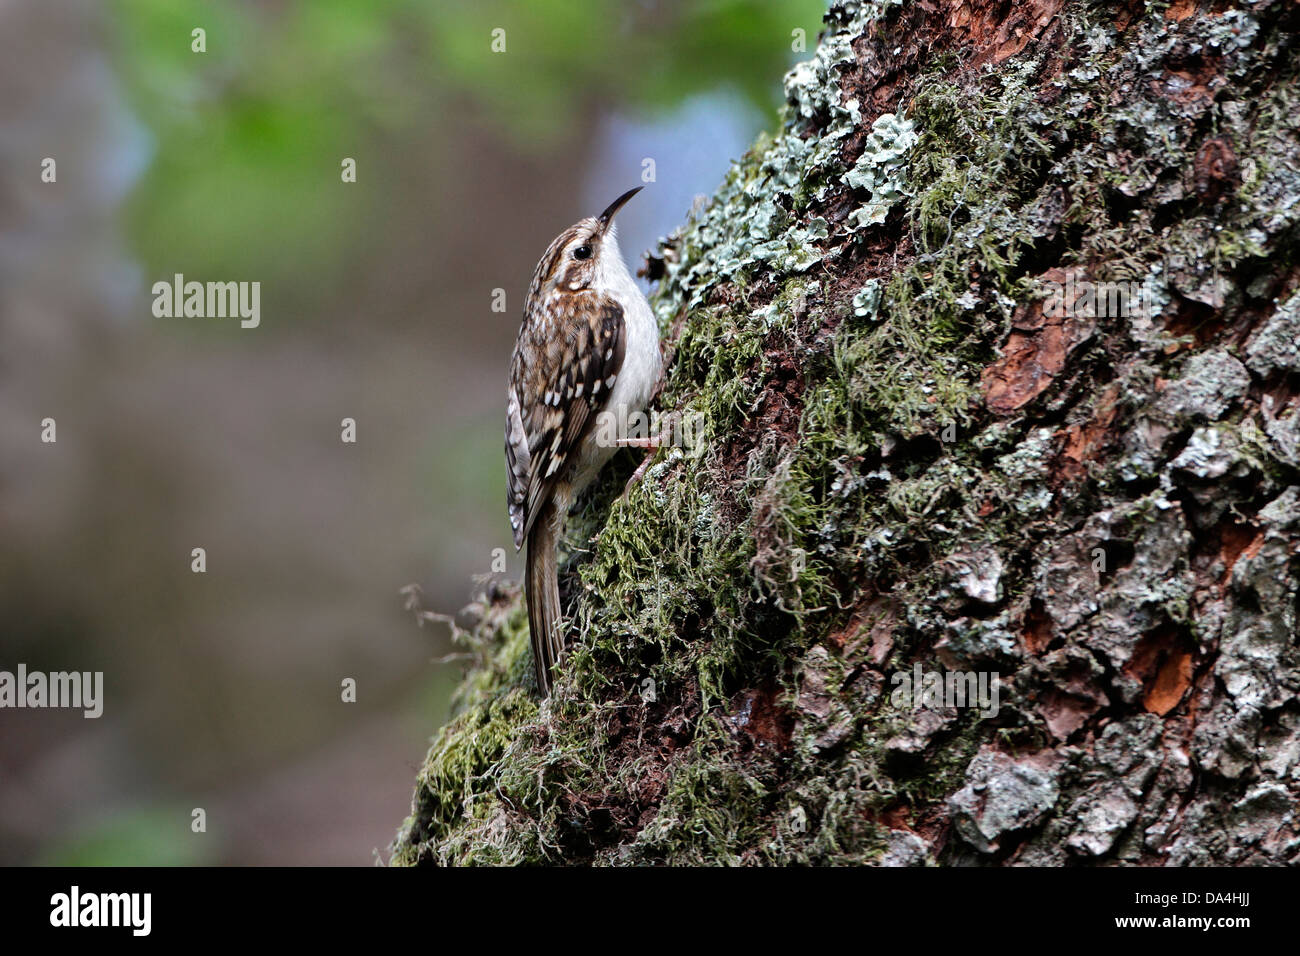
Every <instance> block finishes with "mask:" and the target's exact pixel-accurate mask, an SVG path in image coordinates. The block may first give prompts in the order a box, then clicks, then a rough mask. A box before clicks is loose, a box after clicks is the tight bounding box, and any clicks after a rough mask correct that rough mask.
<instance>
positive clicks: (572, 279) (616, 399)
mask: <svg viewBox="0 0 1300 956" xmlns="http://www.w3.org/2000/svg"><path fill="white" fill-rule="evenodd" d="M641 189H642V187H640V186H638V187H636V188H635V189H629V190H628V191H627V192H625V193H623V195H621V196H619V197H618V198H617V199H615V200H614V201H613V202H612V203H610V204H609V206H608V207H607V208H606V209H605V211H604V212H602V213H601V214H600V215H599V216H591V217H587V218H585V219H580V220H579V221H578V222H576V223H574V224H573V225H572V226H569V228H567V229H565V230H564V231H563V232H561V233H560V234H559V235H558V236H556V237H555V239H554V240H553V241H552V242H551V244H550V246H548V247H547V249H546V252H545V254H543V255H542V258H541V259H540V260H539V261H538V263H537V268H536V269H535V270H534V271H533V277H532V281H531V283H530V284H529V287H528V296H527V300H526V301H525V303H524V314H523V321H522V322H521V324H520V327H519V335H518V337H517V338H516V340H515V349H514V354H513V356H512V358H511V361H510V376H509V382H508V387H507V390H506V428H505V451H506V483H507V494H506V497H507V506H508V511H509V515H510V527H511V530H512V532H513V534H514V543H515V550H516V551H518V550H520V549H521V548H525V547H526V549H527V551H526V553H525V558H524V568H525V570H524V595H525V603H526V604H527V607H528V629H529V634H530V639H531V642H532V648H533V662H534V666H535V670H536V675H537V687H538V690H539V691H540V693H541V696H542V697H543V698H546V697H549V696H550V693H551V685H552V679H553V675H554V667H555V663H556V661H557V660H558V658H559V656H560V653H561V652H562V651H563V649H564V645H565V643H566V640H565V638H566V635H565V634H564V633H563V625H562V623H561V621H560V591H559V580H558V559H557V555H556V550H557V547H558V545H559V541H560V538H561V535H562V534H563V531H564V526H565V523H566V521H567V520H568V514H569V508H570V506H571V505H572V504H573V501H574V499H575V498H576V497H577V495H578V494H579V493H580V492H581V491H582V490H583V489H584V488H585V487H587V486H588V485H589V484H590V483H591V482H592V481H593V480H594V479H595V478H596V476H597V475H598V474H599V472H600V470H601V468H603V467H604V466H605V464H606V463H607V462H608V461H609V459H610V458H611V457H612V456H613V455H614V453H615V452H616V451H617V450H618V448H619V447H621V446H623V445H628V444H640V445H642V446H646V442H645V441H644V440H642V441H635V440H628V438H627V436H628V434H629V431H631V430H635V428H636V425H635V424H634V423H635V422H636V421H638V420H644V419H643V413H644V412H645V410H646V409H647V408H648V407H649V404H650V401H651V398H652V397H653V393H654V390H655V387H656V385H657V384H658V380H659V375H660V372H661V370H662V355H661V353H660V347H659V326H658V324H657V322H656V321H655V317H654V312H653V311H652V310H651V308H650V303H649V302H648V301H647V300H646V297H645V295H644V293H642V291H641V290H640V288H638V286H637V284H636V282H635V280H634V279H633V278H632V275H631V273H630V272H629V271H628V268H627V265H626V263H624V261H623V253H622V252H621V251H620V249H619V246H618V230H617V228H616V227H615V225H614V216H615V214H616V213H617V212H618V211H619V210H620V209H621V208H622V207H623V206H624V205H625V204H626V203H627V201H628V200H629V199H631V198H632V197H633V196H635V195H636V194H637V193H638V192H640V191H641Z"/></svg>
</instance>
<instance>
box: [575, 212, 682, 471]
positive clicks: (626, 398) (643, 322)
mask: <svg viewBox="0 0 1300 956" xmlns="http://www.w3.org/2000/svg"><path fill="white" fill-rule="evenodd" d="M592 288H593V289H594V290H596V291H597V292H600V293H603V294H605V295H608V296H609V297H610V298H612V299H614V300H615V301H616V302H618V303H619V304H620V305H622V306H623V322H624V323H625V333H624V335H625V338H624V346H623V367H622V368H621V369H619V372H618V376H617V378H615V379H614V388H613V391H612V392H611V393H610V396H609V399H608V400H607V403H606V405H605V411H606V412H608V413H612V414H614V415H615V416H616V418H617V422H618V435H619V437H626V436H627V435H628V434H629V426H630V425H631V426H636V425H638V424H639V425H640V427H639V428H637V427H633V428H632V429H631V431H632V433H633V434H638V435H640V436H642V437H646V436H648V435H649V431H648V418H641V419H640V421H639V422H638V421H633V422H631V423H629V421H628V420H629V419H630V418H632V417H633V416H634V415H637V414H638V413H644V412H645V410H646V406H648V405H649V404H650V396H651V394H652V393H653V392H654V388H655V385H656V384H657V383H658V381H659V371H660V363H661V358H660V355H659V326H658V325H657V324H656V323H655V317H654V313H653V312H652V311H651V310H650V303H649V302H647V301H646V297H645V295H644V294H643V293H642V292H641V289H640V288H639V287H638V286H637V284H636V280H635V279H633V278H632V274H631V273H630V272H628V268H627V264H626V263H624V262H623V253H622V252H621V251H620V250H619V247H618V237H617V235H616V233H615V228H614V227H613V226H611V227H610V230H609V232H608V233H607V234H606V235H605V240H604V245H603V248H602V249H601V255H600V268H599V272H597V274H596V277H595V281H593V282H592ZM601 431H602V430H601V429H597V430H596V433H600V432H601ZM604 433H605V434H606V435H607V434H608V430H604ZM594 438H595V435H593V438H592V439H589V440H588V444H589V447H588V448H586V449H584V452H585V453H584V454H583V455H582V464H581V465H580V466H579V468H578V469H576V470H577V472H578V475H577V480H575V481H574V493H575V494H576V492H577V491H578V490H580V489H581V488H583V487H584V486H585V485H587V484H588V483H589V482H590V481H591V480H592V479H593V478H594V477H595V476H596V472H598V471H599V470H600V468H601V467H602V466H603V465H604V464H605V462H607V461H609V459H610V457H612V456H613V454H614V452H616V451H618V448H617V447H615V446H600V445H596V444H595V441H594Z"/></svg>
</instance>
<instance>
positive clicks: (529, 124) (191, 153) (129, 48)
mask: <svg viewBox="0 0 1300 956" xmlns="http://www.w3.org/2000/svg"><path fill="white" fill-rule="evenodd" d="M824 8H825V4H824V2H823V0H705V2H697V3H685V2H674V0H661V2H628V0H589V2H585V3H574V2H572V0H527V2H524V0H512V2H505V0H473V2H471V0H464V2H448V0H437V2H435V0H311V2H306V0H297V2H293V0H287V2H274V3H271V2H263V3H253V2H232V3H220V4H218V3H211V2H203V0H116V2H115V3H114V4H113V6H112V7H111V8H110V9H111V10H112V12H113V17H112V27H113V34H114V43H115V47H116V54H117V64H118V68H119V72H120V73H121V75H122V76H123V77H124V79H125V82H126V85H127V88H128V91H129V94H130V97H131V100H132V103H133V105H134V107H135V109H136V110H137V112H138V115H139V116H140V117H141V119H142V120H143V122H144V124H145V126H146V127H147V128H148V129H149V131H150V134H151V138H152V143H151V148H152V151H153V155H152V162H151V163H150V166H149V169H148V172H147V173H146V174H145V176H144V179H143V181H142V182H141V183H140V184H139V185H138V188H137V190H136V192H135V194H134V197H133V200H132V202H131V205H130V209H129V223H130V225H129V229H130V233H131V236H132V238H133V241H134V244H135V246H136V250H137V253H138V254H139V256H140V258H141V259H142V261H143V264H144V266H145V268H146V274H147V275H150V276H154V275H167V274H170V273H172V272H184V273H189V274H192V275H193V276H195V277H199V276H202V277H203V278H204V279H208V278H230V277H235V276H252V277H256V278H259V279H261V280H263V281H265V282H268V283H269V284H270V285H271V286H272V287H279V286H281V285H282V282H281V281H278V280H283V284H287V285H289V286H290V287H292V288H294V289H295V291H296V293H297V294H298V296H299V304H302V298H303V297H306V298H308V299H310V298H311V297H312V296H313V295H315V296H328V295H330V294H331V291H332V290H331V289H330V288H328V285H329V283H330V282H331V281H332V282H335V283H341V282H344V281H346V280H345V278H344V277H343V274H342V272H341V271H340V269H339V268H338V267H340V266H341V265H343V264H344V263H345V262H346V258H347V256H348V254H349V250H350V249H352V248H353V242H354V239H353V237H354V236H355V235H356V234H358V233H360V232H364V231H365V228H366V225H367V219H366V217H367V216H370V217H374V216H376V215H382V203H379V202H376V197H375V196H374V195H373V194H368V192H367V190H365V189H363V188H351V189H344V188H337V187H338V186H339V185H340V179H339V174H340V163H341V161H342V159H343V157H353V158H355V159H356V160H357V162H358V169H359V175H358V186H359V187H360V186H362V185H369V184H375V183H379V182H382V177H381V174H380V173H379V172H378V171H376V170H375V169H374V166H373V165H372V166H369V167H368V166H367V162H366V156H367V154H371V155H374V154H375V153H377V152H379V151H380V148H381V146H391V145H393V144H398V145H399V146H400V145H401V144H406V143H411V142H415V143H417V144H419V145H420V147H421V148H425V149H427V148H428V147H427V146H425V145H424V143H425V141H426V140H432V141H433V142H434V143H435V144H436V143H437V142H438V141H439V139H440V136H442V135H446V136H451V135H453V131H454V130H455V129H456V128H457V123H455V122H453V121H452V119H453V111H455V115H456V116H461V115H463V114H464V112H465V111H466V110H465V108H466V106H469V107H471V108H472V109H473V110H474V111H476V112H477V114H478V115H479V116H480V117H481V122H483V123H484V124H485V125H486V126H487V127H488V128H489V129H490V131H491V132H492V134H493V135H494V136H495V137H496V138H497V139H499V140H502V141H505V142H509V143H510V144H511V147H512V148H514V149H518V150H519V151H520V152H521V153H528V152H536V151H546V150H548V149H555V148H559V147H560V146H562V145H564V144H566V143H568V142H569V138H571V137H572V136H573V135H574V134H575V132H576V131H577V130H578V129H579V128H581V127H582V123H583V120H584V119H585V118H586V117H587V116H590V115H591V114H593V113H594V112H597V111H599V110H601V109H607V108H611V107H620V108H631V109H634V110H635V109H640V110H651V111H653V110H665V109H670V108H672V107H673V106H675V105H676V104H678V103H680V102H681V101H682V100H683V99H684V98H686V97H687V96H689V95H691V94H694V93H699V92H703V91H707V90H712V89H716V88H718V87H723V86H729V87H732V88H735V89H737V90H739V91H740V92H742V93H743V94H744V95H745V97H747V98H748V99H749V100H750V101H751V102H753V103H755V104H756V105H758V106H759V107H760V108H761V109H762V110H763V111H764V113H765V114H766V115H768V116H770V115H771V114H772V113H773V112H774V111H775V109H776V107H777V105H778V103H779V101H780V95H781V90H780V84H779V83H778V82H777V78H778V77H779V76H780V75H781V73H782V71H783V70H784V69H785V68H786V67H787V66H788V65H789V64H790V63H791V62H792V61H793V60H797V59H801V58H803V54H802V53H795V52H793V51H792V43H793V41H792V33H793V31H794V30H795V29H802V30H803V31H805V34H806V37H807V43H808V45H809V47H811V46H812V45H813V44H814V43H815V40H816V36H817V32H818V29H819V27H820V23H821V15H822V13H823V11H824ZM196 27H201V28H203V29H204V30H205V31H206V52H204V53H195V52H192V51H191V31H192V30H194V29H195V28H196ZM496 29H501V30H504V31H505V45H506V49H505V52H504V53H495V52H493V50H492V38H493V31H494V30H496ZM453 146H454V144H445V147H444V148H445V150H446V151H447V152H448V153H449V151H450V149H451V148H452V147H453ZM426 161H427V162H431V163H432V164H433V165H434V167H435V168H434V169H432V170H427V167H426V170H427V171H428V172H429V173H430V174H431V175H436V174H437V172H438V170H437V168H436V167H437V165H438V163H439V159H438V157H436V156H433V157H427V158H426ZM397 185H398V184H397V183H391V182H390V183H388V184H387V188H389V189H395V188H397ZM422 201H427V202H429V203H431V206H432V211H431V214H432V215H437V210H438V205H439V197H437V196H430V197H422ZM323 276H328V277H331V278H330V279H329V280H327V281H322V279H321V278H320V277H323ZM295 279H296V280H297V281H296V282H295V281H294V280H295ZM267 294H268V295H273V294H274V292H273V290H272V289H268V290H267ZM265 305H266V303H265V302H264V307H265Z"/></svg>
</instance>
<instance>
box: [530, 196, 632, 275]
mask: <svg viewBox="0 0 1300 956" xmlns="http://www.w3.org/2000/svg"><path fill="white" fill-rule="evenodd" d="M641 189H642V187H640V186H637V187H636V188H635V189H629V190H628V191H627V192H625V193H624V194H623V195H621V196H619V197H618V198H617V199H615V200H614V201H613V202H612V203H610V204H609V206H608V207H607V208H606V209H605V211H604V212H602V213H601V214H600V215H599V216H589V217H587V218H586V219H580V220H579V221H578V222H576V223H574V224H573V225H572V226H570V227H569V228H568V229H566V230H564V232H562V233H560V234H559V236H557V237H556V239H555V241H554V242H552V243H551V247H550V248H549V249H547V250H546V255H544V256H542V260H541V262H539V263H538V264H537V274H536V275H535V276H534V282H535V283H536V282H537V281H538V280H540V284H541V286H542V291H550V290H555V291H558V292H577V291H579V290H581V289H588V288H592V287H598V286H599V285H600V284H601V282H600V278H601V277H602V276H603V275H606V274H608V272H609V270H616V269H617V270H623V271H626V269H627V266H626V265H625V264H624V262H623V254H622V252H620V251H619V248H618V234H617V232H618V231H617V229H616V228H615V226H614V216H615V215H616V214H617V213H618V211H619V210H620V209H622V208H623V206H624V204H625V203H626V202H627V201H628V200H629V199H631V198H632V197H633V196H635V195H636V194H637V193H639V192H640V191H641Z"/></svg>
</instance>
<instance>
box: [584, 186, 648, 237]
mask: <svg viewBox="0 0 1300 956" xmlns="http://www.w3.org/2000/svg"><path fill="white" fill-rule="evenodd" d="M643 188H644V187H643V186H637V187H636V189H629V190H628V191H627V192H625V193H624V194H623V195H621V196H619V197H618V198H617V199H615V200H614V201H613V202H612V203H610V204H609V208H608V209H606V210H605V211H604V212H602V213H601V214H600V216H599V217H598V218H597V219H596V222H598V223H600V231H601V232H602V233H603V232H604V231H605V230H606V229H608V228H609V224H610V223H611V222H613V221H614V214H615V213H616V212H618V211H619V210H620V209H622V208H623V204H624V203H626V202H627V201H628V200H629V199H631V198H632V197H633V196H635V195H636V194H637V193H639V192H640V191H641V190H642V189H643Z"/></svg>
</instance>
